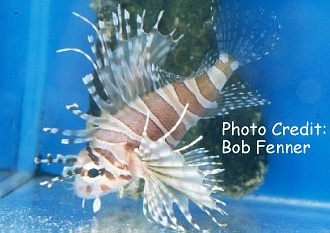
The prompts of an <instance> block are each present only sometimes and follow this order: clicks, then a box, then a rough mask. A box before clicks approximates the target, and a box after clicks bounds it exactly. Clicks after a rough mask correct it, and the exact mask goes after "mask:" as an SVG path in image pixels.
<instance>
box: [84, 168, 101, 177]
mask: <svg viewBox="0 0 330 233" xmlns="http://www.w3.org/2000/svg"><path fill="white" fill-rule="evenodd" d="M87 175H88V176H89V177H90V178H95V177H97V176H98V175H100V172H99V170H98V169H96V168H92V169H89V170H88V173H87Z"/></svg>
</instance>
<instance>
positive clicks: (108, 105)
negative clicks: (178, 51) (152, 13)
mask: <svg viewBox="0 0 330 233" xmlns="http://www.w3.org/2000/svg"><path fill="white" fill-rule="evenodd" d="M73 14H74V15H75V16H77V17H79V18H81V19H82V20H83V21H85V22H86V23H88V24H89V25H91V26H92V27H93V29H94V31H95V32H96V34H97V39H98V44H97V45H96V43H95V41H94V38H93V36H88V41H89V42H90V44H91V49H92V52H93V54H94V56H95V58H94V59H92V58H91V57H90V56H89V55H88V54H87V53H85V52H84V51H81V50H79V49H76V48H66V49H61V50H59V52H63V51H75V52H78V53H81V54H83V55H84V56H85V57H86V58H87V59H88V60H89V61H90V62H91V63H92V64H93V67H94V70H95V75H94V76H93V75H92V74H88V75H87V76H86V77H85V78H83V81H84V83H85V85H86V86H87V89H88V91H89V93H90V94H91V96H92V98H93V99H94V101H95V103H96V104H97V106H98V107H99V108H100V109H101V110H103V111H106V112H108V113H110V114H115V113H116V112H117V111H118V110H119V109H121V108H122V107H123V106H125V105H127V103H129V102H131V101H133V100H134V99H136V98H137V97H138V96H143V95H145V94H147V93H149V92H151V91H153V90H155V89H157V88H159V87H162V86H163V85H165V84H167V83H168V82H170V80H171V79H173V77H174V76H173V75H164V74H166V72H163V71H161V70H160V69H159V68H157V67H158V66H159V65H161V64H162V63H163V62H164V60H165V59H166V56H167V54H168V53H169V52H170V51H171V50H172V49H173V48H174V47H175V46H176V44H177V43H178V41H179V40H180V39H181V38H182V35H181V36H179V37H178V38H177V39H174V38H173V32H174V31H173V32H172V33H170V34H168V35H163V34H161V33H160V32H159V30H158V24H159V22H160V20H161V17H162V15H163V11H161V12H160V13H159V15H158V19H157V21H156V23H155V24H154V27H153V28H152V30H151V31H150V32H145V31H144V29H143V20H144V13H143V14H142V16H140V15H137V17H136V28H137V29H136V35H134V36H132V32H131V26H130V24H129V23H128V21H129V19H130V14H129V12H128V11H127V10H123V11H122V10H121V7H120V5H118V10H117V13H113V14H112V24H113V26H114V29H115V35H114V37H113V38H114V39H111V38H109V36H108V31H107V29H106V27H105V23H104V22H103V21H99V22H98V24H97V25H94V24H93V23H91V22H90V21H89V20H88V19H86V18H85V17H83V16H81V15H79V14H77V13H73ZM109 42H111V44H114V45H115V48H114V49H111V48H110V45H109ZM167 78H168V80H165V79H167ZM94 79H98V80H99V81H100V83H101V86H102V87H101V88H102V90H101V92H104V93H105V96H106V98H103V99H102V98H101V97H100V90H99V88H97V87H96V86H95V80H94Z"/></svg>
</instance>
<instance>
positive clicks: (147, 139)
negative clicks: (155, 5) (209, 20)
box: [35, 6, 276, 231]
mask: <svg viewBox="0 0 330 233" xmlns="http://www.w3.org/2000/svg"><path fill="white" fill-rule="evenodd" d="M74 14H75V15H76V16H78V17H79V18H81V19H82V20H84V21H85V22H87V23H88V24H90V25H91V26H92V27H93V28H94V30H95V31H96V34H97V36H98V40H99V42H100V48H99V49H98V48H96V46H95V44H94V39H93V37H92V36H89V37H88V40H89V42H90V43H91V48H92V52H93V53H94V55H95V57H96V60H95V61H94V60H93V59H92V58H91V57H90V56H89V55H88V54H87V53H85V52H83V51H81V50H79V49H76V48H67V49H62V50H60V52H63V51H74V52H78V53H80V54H83V55H84V56H85V57H86V58H87V59H88V60H89V61H90V62H91V63H92V65H93V67H94V69H95V71H96V74H97V78H98V79H99V80H100V82H101V84H102V87H103V91H104V93H105V94H106V96H107V100H103V99H102V98H101V97H100V95H99V94H98V92H97V91H96V87H95V85H94V79H95V77H94V76H93V75H92V74H89V75H87V76H86V77H84V78H83V82H84V84H85V85H86V87H87V90H88V91H89V93H90V95H91V96H92V98H93V99H94V101H95V103H96V104H97V106H98V107H99V108H100V110H101V115H100V116H99V117H97V116H91V115H88V114H86V113H83V112H82V111H80V110H79V106H78V105H77V104H72V105H68V106H67V108H68V110H69V111H71V112H72V113H74V114H75V115H77V116H79V117H80V118H82V119H83V120H85V121H86V122H87V124H88V125H89V127H88V128H87V129H83V130H77V131H72V130H60V129H57V128H45V129H44V131H46V132H50V133H59V134H62V135H64V136H67V137H68V138H65V139H63V140H62V143H64V144H69V143H85V142H87V143H88V145H87V147H86V148H85V149H83V150H82V151H81V152H80V153H79V154H78V155H77V156H75V155H70V156H68V155H67V156H64V155H60V154H59V155H57V157H56V158H52V157H51V155H49V156H48V157H47V158H46V159H41V158H36V160H35V161H36V163H56V162H58V163H65V164H68V166H65V167H64V169H63V172H62V175H61V176H59V177H55V178H53V179H52V180H50V181H45V182H43V183H42V184H44V185H48V187H51V186H52V184H53V183H54V182H55V181H58V180H64V179H69V178H74V182H73V186H74V190H75V193H76V194H77V196H79V197H81V198H83V205H84V201H85V199H94V202H93V210H94V212H96V211H98V210H99V209H100V207H101V200H100V197H101V196H103V195H106V194H108V193H110V192H119V193H122V192H124V190H125V189H127V188H128V187H129V186H130V185H132V184H134V183H135V182H136V181H137V180H138V179H143V180H144V192H143V200H144V203H143V212H144V214H145V216H146V217H147V218H148V219H150V220H153V221H156V222H158V223H160V224H162V225H163V226H165V227H170V228H173V229H175V230H181V231H184V230H185V228H184V227H183V226H182V225H181V223H179V221H178V219H177V218H176V214H175V212H174V209H173V206H174V204H176V206H177V207H178V209H179V211H181V212H182V213H183V216H184V217H185V219H186V220H187V222H188V223H189V224H190V225H191V226H193V227H194V228H196V229H198V230H200V229H201V227H200V226H199V225H198V224H197V223H196V222H195V221H194V218H193V217H192V215H191V214H190V211H189V201H191V202H193V203H194V204H195V205H196V206H198V207H199V208H200V209H201V210H202V211H204V212H205V213H206V214H207V215H209V216H210V218H211V219H212V220H213V221H214V222H215V223H216V224H218V225H219V226H223V224H221V223H219V222H218V220H217V219H216V218H215V217H214V214H215V215H216V213H219V214H226V212H225V211H223V210H222V209H221V208H220V205H224V203H223V202H222V201H220V200H219V199H217V198H216V197H215V196H214V193H215V192H218V191H221V190H222V189H221V187H219V186H218V183H219V181H218V180H216V179H215V178H214V175H216V174H218V173H219V172H222V171H223V169H220V168H219V166H220V165H221V164H220V163H217V162H214V159H216V158H217V156H212V155H208V154H207V153H206V152H207V151H206V150H204V149H196V150H192V151H189V152H185V153H184V151H187V149H189V148H190V147H191V146H192V145H194V144H195V143H197V142H198V141H199V140H201V138H202V137H198V138H197V139H196V140H195V141H193V142H192V143H190V144H189V145H186V146H184V147H182V148H176V146H177V145H178V143H179V142H180V140H181V139H182V137H183V136H184V134H185V133H186V132H187V131H188V130H189V128H191V127H192V126H193V125H194V124H195V123H196V122H197V121H198V120H200V119H201V118H204V117H212V116H215V115H217V114H218V115H221V114H226V113H227V111H229V110H233V109H236V108H241V107H249V106H252V105H262V104H264V103H265V101H264V100H262V99H260V98H259V97H258V96H257V95H255V93H252V92H250V91H248V90H247V89H246V88H245V86H244V85H243V84H241V83H236V84H233V85H231V86H229V87H224V86H225V84H226V82H227V80H228V79H229V78H230V76H231V75H232V73H233V72H234V71H235V70H236V69H237V68H238V67H239V64H240V63H243V64H244V62H245V61H246V59H250V60H253V59H257V58H259V57H261V56H262V55H263V54H266V53H268V51H269V48H272V46H273V40H272V39H271V40H269V41H268V40H267V43H270V42H271V44H270V46H265V47H267V50H265V51H263V50H258V53H257V54H259V56H257V57H256V58H255V56H256V53H253V55H251V56H252V58H251V57H250V56H248V55H247V54H246V53H249V52H250V49H251V48H253V46H251V45H250V44H245V46H247V48H249V49H245V50H243V51H245V52H244V53H243V54H242V53H240V54H235V53H233V54H230V53H228V52H230V50H229V51H228V52H227V51H226V44H224V45H223V46H221V48H219V51H220V52H219V54H218V55H217V56H216V57H215V59H211V58H210V57H209V58H208V59H207V62H206V63H205V64H203V65H202V67H201V68H200V69H199V70H198V71H197V72H196V74H195V75H193V76H192V77H181V76H178V75H174V74H170V73H168V72H166V71H164V70H162V69H161V68H159V66H160V65H161V64H162V62H163V61H164V60H165V58H166V55H167V54H168V53H169V52H170V51H171V49H173V48H174V47H175V46H176V44H177V43H178V41H179V40H180V39H181V37H179V38H178V39H176V40H175V39H173V33H170V34H169V35H162V34H161V33H159V31H158V24H159V21H160V19H161V17H162V14H163V12H161V13H160V14H159V16H158V20H157V21H156V24H155V25H154V27H153V29H152V30H151V31H150V32H148V33H146V32H145V31H144V30H143V16H144V14H143V15H142V16H139V15H138V16H137V18H136V24H137V32H136V36H135V37H131V27H130V25H129V24H128V23H127V22H128V21H129V18H130V15H129V13H128V12H127V11H126V10H124V11H122V10H121V8H120V6H118V11H117V13H113V15H112V19H113V22H112V23H113V25H114V28H115V37H116V39H115V44H116V45H117V48H116V49H114V50H111V49H110V48H109V46H108V43H109V42H110V39H109V38H108V37H107V32H106V29H105V24H104V23H103V22H99V23H98V25H94V24H92V23H91V22H90V21H88V20H87V19H86V18H84V17H82V16H80V15H78V14H76V13H74ZM222 29H223V28H222ZM255 32H256V30H254V32H253V33H255ZM123 34H125V35H123ZM220 34H223V32H222V31H221V30H220ZM221 37H222V36H221V35H218V36H217V39H218V40H220V41H221ZM271 37H272V38H273V37H274V38H275V39H276V37H275V36H274V35H273V34H271ZM123 38H126V39H123ZM250 38H251V37H249V40H248V41H249V43H252V42H253V41H251V40H250ZM266 38H268V37H266ZM226 39H228V38H227V37H226ZM236 39H237V38H236ZM240 39H241V38H238V40H240ZM219 44H220V45H221V42H219ZM231 48H232V46H231ZM238 55H239V56H238ZM236 56H238V57H241V58H244V59H243V60H242V61H241V60H238V59H236ZM245 63H246V62H245ZM71 137H73V138H71Z"/></svg>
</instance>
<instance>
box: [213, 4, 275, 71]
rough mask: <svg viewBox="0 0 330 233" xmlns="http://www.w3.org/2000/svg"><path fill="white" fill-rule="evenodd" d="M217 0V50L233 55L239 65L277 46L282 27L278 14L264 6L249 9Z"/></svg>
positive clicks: (215, 11)
mask: <svg viewBox="0 0 330 233" xmlns="http://www.w3.org/2000/svg"><path fill="white" fill-rule="evenodd" d="M222 3H223V1H221V4H219V0H214V2H213V8H214V17H215V18H214V29H215V33H216V41H217V46H218V52H219V54H221V53H227V54H229V55H231V56H232V57H233V58H234V59H235V60H237V61H238V62H239V64H240V65H245V64H248V63H250V62H252V61H255V60H259V59H261V58H262V57H263V56H265V55H267V54H268V53H269V52H270V51H271V50H273V48H274V47H275V45H276V43H277V41H278V40H279V36H278V34H279V30H280V29H281V26H280V25H279V24H278V23H277V20H276V16H275V15H274V14H273V13H271V14H268V13H266V12H265V11H264V10H263V9H262V8H260V7H259V8H258V9H257V10H255V9H253V10H252V9H250V6H248V7H245V5H244V6H243V5H242V2H241V3H239V1H238V2H236V1H235V5H234V6H230V4H229V3H228V2H227V3H226V4H222Z"/></svg>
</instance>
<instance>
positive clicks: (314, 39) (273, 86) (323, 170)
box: [0, 0, 330, 232]
mask: <svg viewBox="0 0 330 233" xmlns="http://www.w3.org/2000/svg"><path fill="white" fill-rule="evenodd" d="M242 2H244V1H242ZM254 2H255V6H259V5H261V6H263V7H264V8H265V9H266V10H267V11H274V12H275V15H276V16H277V20H278V22H279V23H280V24H281V30H280V33H279V36H280V41H279V42H278V44H277V46H276V47H275V49H274V51H272V52H271V53H270V54H269V55H268V56H266V57H264V58H263V59H262V60H260V61H256V62H253V63H252V64H249V65H247V66H244V67H242V68H240V70H239V72H240V73H241V74H242V76H243V77H244V80H246V81H248V82H249V83H250V84H251V86H252V87H253V88H255V89H257V90H259V92H260V94H261V95H262V96H263V97H265V98H267V99H268V100H270V101H271V105H267V106H264V107H262V114H263V120H264V122H265V126H266V128H267V134H266V140H267V142H268V143H271V144H283V143H291V144H310V149H308V150H307V153H306V154H276V153H274V154H270V155H269V157H268V159H269V168H268V173H267V175H266V178H265V181H264V183H263V184H262V185H261V187H260V188H259V189H258V190H256V191H255V192H254V193H252V194H251V195H249V196H247V197H244V198H243V199H242V200H231V199H228V201H227V206H228V208H227V209H226V210H227V212H228V213H229V216H228V217H225V220H224V221H226V222H228V223H229V227H228V228H226V229H223V231H226V232H227V231H228V232H234V231H235V232H265V231H266V232H282V231H283V230H286V232H329V231H330V182H329V179H330V169H329V164H330V153H329V152H330V149H329V145H330V103H329V99H330V75H329V68H330V59H329V54H330V44H329V40H330V17H329V12H330V3H329V2H328V1H326V0H323V1H322V0H316V1H312V0H300V1H298V0H280V1H261V0H253V3H254ZM0 9H1V12H0V43H1V46H0V54H1V57H2V59H1V62H0V67H1V78H0V103H1V110H0V196H1V195H2V196H3V198H2V199H0V213H1V214H0V231H2V230H10V229H11V230H13V231H19V230H23V231H24V230H28V229H31V226H32V228H33V229H35V230H36V231H42V230H43V229H45V230H49V231H52V230H53V231H67V230H68V229H72V230H73V231H74V232H76V231H80V232H84V231H91V229H96V230H99V231H101V232H102V231H108V232H120V231H118V230H120V229H122V230H123V231H122V232H125V229H126V230H127V232H129V230H130V232H148V231H154V230H159V229H161V227H159V226H158V225H156V224H151V223H148V222H147V220H145V219H144V218H143V216H142V215H143V214H142V204H141V201H138V202H135V201H134V200H130V199H123V200H119V199H118V198H117V197H116V195H110V196H111V197H110V198H109V199H106V200H105V201H104V203H103V205H104V206H109V208H104V207H103V209H106V210H105V212H103V213H101V214H99V215H97V216H96V217H95V216H93V213H92V211H91V203H89V202H88V203H87V204H86V207H85V209H81V201H80V200H79V198H76V197H74V195H73V193H72V191H71V190H68V189H70V188H69V187H65V185H64V188H63V185H57V186H56V187H55V186H54V187H53V188H52V189H47V188H45V187H40V186H39V184H38V183H39V182H40V181H42V179H41V178H40V177H35V176H34V174H36V172H37V173H38V174H56V173H60V172H61V168H62V167H61V166H52V167H48V166H46V165H45V166H42V167H41V170H37V166H36V165H35V164H34V157H35V156H36V155H38V154H41V155H44V156H45V155H46V154H47V153H53V154H56V153H63V154H76V153H77V152H78V151H79V150H80V148H81V145H77V146H72V145H70V146H66V145H61V144H59V142H60V136H56V135H48V134H45V133H42V131H41V128H42V127H45V126H47V127H59V128H70V129H71V128H72V129H79V128H84V127H85V125H84V122H83V121H81V120H80V119H79V118H78V117H76V116H74V115H72V114H71V113H70V112H68V111H67V110H66V108H65V105H67V104H72V103H78V104H79V105H80V107H81V109H82V110H85V111H87V110H88V107H89V99H88V93H87V91H86V89H85V86H84V85H83V83H82V81H81V78H82V77H84V76H85V75H86V74H88V73H90V72H92V66H91V64H90V63H89V62H88V61H87V60H86V59H84V58H83V57H82V56H81V55H79V54H76V53H70V52H68V53H56V50H58V49H61V48H66V47H78V48H81V49H82V50H84V51H90V50H89V44H88V41H87V35H89V34H91V33H94V32H93V31H92V29H91V28H90V26H88V25H87V24H85V23H82V21H81V20H80V19H78V18H77V17H74V16H73V15H72V13H71V12H72V11H76V12H78V13H80V14H82V15H84V16H86V17H88V18H89V19H91V20H92V21H93V19H95V15H94V12H93V10H92V9H91V8H90V7H89V1H87V0H80V1H66V0H56V1H51V0H31V1H28V2H21V1H8V0H4V1H1V2H0ZM278 122H282V123H283V124H284V125H287V126H303V125H306V123H307V122H309V123H313V125H316V124H317V123H319V124H320V125H321V126H322V127H323V126H325V127H323V128H322V129H321V131H320V132H321V133H320V135H315V134H314V135H310V136H302V135H298V136H290V135H286V136H275V135H274V134H272V133H271V129H272V127H273V126H274V125H275V124H276V123H278ZM314 133H315V132H314ZM225 200H227V199H225ZM130 216H131V217H130ZM129 219H131V220H129ZM109 222H111V224H112V225H109ZM128 229H129V230H128ZM139 229H141V231H138V230H139ZM134 230H137V231H134Z"/></svg>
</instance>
